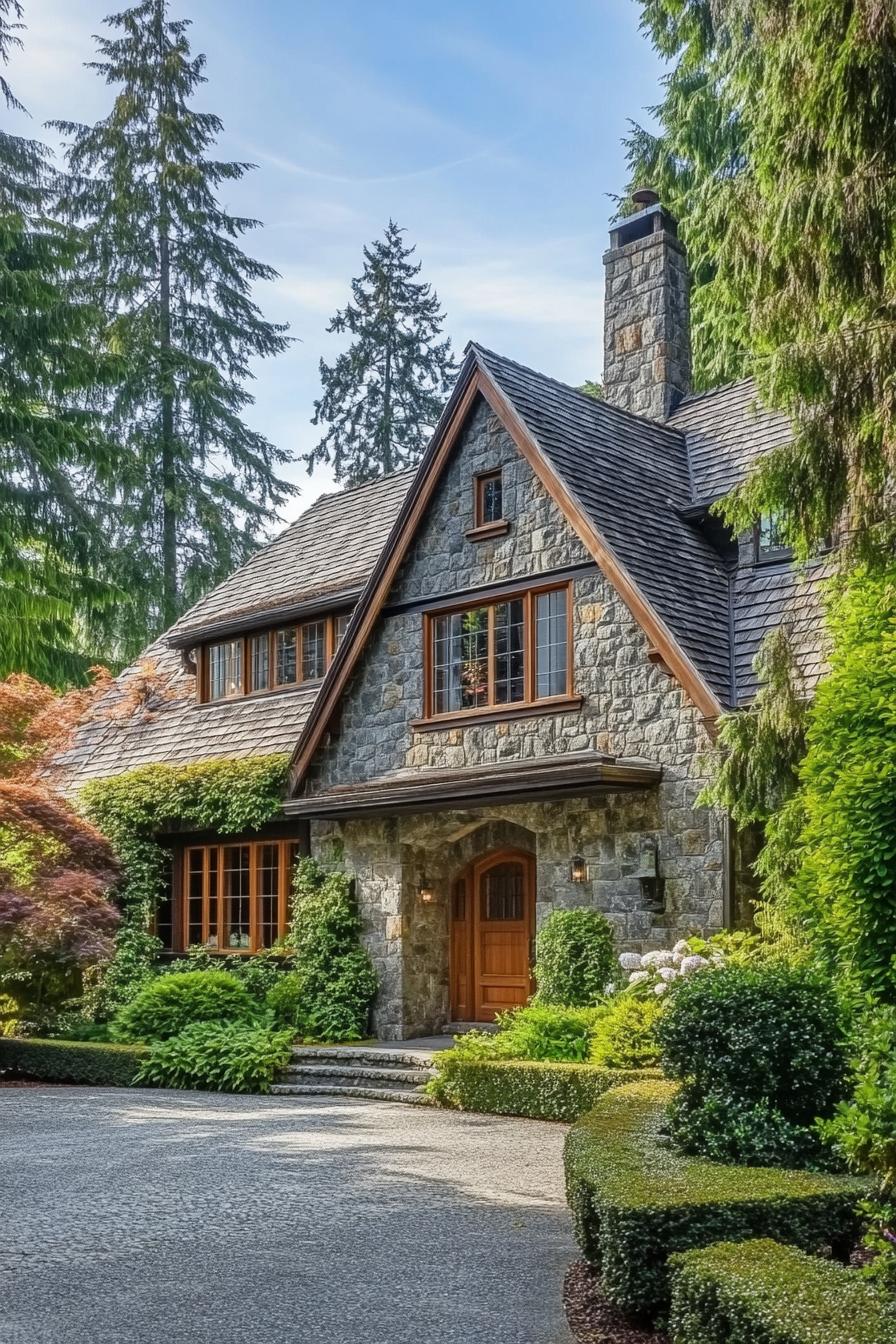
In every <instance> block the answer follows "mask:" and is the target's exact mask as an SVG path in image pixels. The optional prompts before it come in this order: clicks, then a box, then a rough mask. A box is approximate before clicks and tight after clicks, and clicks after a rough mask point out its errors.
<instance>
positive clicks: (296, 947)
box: [281, 859, 377, 1041]
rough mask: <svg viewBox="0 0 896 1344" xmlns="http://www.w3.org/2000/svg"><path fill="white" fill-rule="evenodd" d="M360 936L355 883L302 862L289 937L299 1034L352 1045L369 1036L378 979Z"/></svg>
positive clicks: (313, 861)
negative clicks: (370, 1018)
mask: <svg viewBox="0 0 896 1344" xmlns="http://www.w3.org/2000/svg"><path fill="white" fill-rule="evenodd" d="M360 932H361V921H360V919H359V918H358V908H357V905H356V903H355V899H354V895H353V893H352V883H351V879H350V878H349V877H348V876H347V875H346V874H345V873H342V872H332V873H328V872H326V870H325V869H323V868H322V867H321V866H320V864H318V863H317V862H316V861H315V860H314V859H303V860H302V862H301V863H300V864H299V866H298V868H297V870H296V877H295V894H294V899H293V907H292V924H291V926H290V932H289V938H288V942H289V945H290V947H291V948H292V949H293V951H294V953H295V965H296V975H297V976H298V977H299V986H300V993H299V995H298V999H297V1008H296V1017H295V1022H294V1024H293V1025H294V1027H295V1030H296V1031H297V1032H298V1033H299V1034H300V1035H301V1036H305V1037H308V1038H310V1039H313V1040H319V1041H354V1040H359V1039H360V1038H362V1037H363V1036H365V1035H366V1033H367V1023H368V1020H369V1017H370V1009H371V1006H372V1004H373V1000H374V998H375V996H376V991H377V979H376V972H375V971H374V969H373V964H372V963H371V960H370V957H369V956H368V954H367V952H366V950H365V949H364V948H363V947H362V946H361V944H360V941H359V938H360ZM285 997H286V991H284V1002H285ZM282 1006H283V1005H281V1007H282ZM281 1020H282V1019H281Z"/></svg>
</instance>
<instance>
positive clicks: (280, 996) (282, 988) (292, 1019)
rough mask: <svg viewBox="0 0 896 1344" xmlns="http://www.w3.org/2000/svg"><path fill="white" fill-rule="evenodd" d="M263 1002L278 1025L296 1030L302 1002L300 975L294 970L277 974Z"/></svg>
mask: <svg viewBox="0 0 896 1344" xmlns="http://www.w3.org/2000/svg"><path fill="white" fill-rule="evenodd" d="M265 1004H266V1005H267V1007H268V1009H269V1010H270V1012H271V1013H272V1014H273V1018H274V1022H275V1024H276V1025H277V1026H278V1027H284V1028H287V1027H288V1028H290V1029H291V1030H292V1031H296V1030H297V1023H298V1021H299V1010H300V1008H301V1004H302V980H301V977H300V976H299V975H297V974H296V972H295V971H287V972H286V973H285V974H283V975H281V976H278V978H277V983H276V984H275V985H273V986H272V987H271V988H270V989H269V990H268V992H267V997H266V999H265Z"/></svg>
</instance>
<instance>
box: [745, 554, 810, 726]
mask: <svg viewBox="0 0 896 1344" xmlns="http://www.w3.org/2000/svg"><path fill="white" fill-rule="evenodd" d="M830 574H831V566H830V565H828V564H823V563H816V564H812V565H810V566H808V567H807V568H806V569H802V570H800V569H796V568H794V566H792V565H789V564H780V565H754V566H747V567H744V568H742V569H740V570H738V573H737V575H736V578H735V583H734V664H735V677H736V684H737V701H736V703H737V704H739V705H742V704H745V703H748V702H749V701H750V700H751V699H752V697H753V696H754V695H755V694H756V689H757V682H756V674H755V672H754V671H753V659H754V658H755V657H756V654H757V652H758V650H759V645H760V644H761V643H762V641H763V639H764V638H765V636H766V635H767V634H768V633H769V632H770V631H771V630H774V629H777V628H778V627H779V626H782V625H783V626H786V628H787V630H788V632H789V634H790V637H791V643H792V647H793V651H794V655H795V660H796V665H797V668H798V669H799V672H800V674H801V676H802V679H803V689H804V690H805V692H806V693H807V694H809V695H811V694H812V693H813V692H814V690H815V687H816V685H817V683H818V680H819V678H820V677H821V676H822V675H823V673H824V672H825V670H826V650H825V643H824V622H823V611H822V589H823V585H824V581H825V579H827V578H828V577H829V576H830Z"/></svg>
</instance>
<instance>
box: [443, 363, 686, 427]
mask: <svg viewBox="0 0 896 1344" xmlns="http://www.w3.org/2000/svg"><path fill="white" fill-rule="evenodd" d="M466 349H467V350H469V349H473V350H475V351H477V353H482V354H483V355H490V356H491V357H492V359H499V360H501V362H502V363H503V364H511V365H512V366H513V367H514V368H515V369H521V370H522V371H523V373H530V374H534V376H535V377H536V378H541V379H542V380H543V381H544V382H546V383H553V385H554V386H555V387H559V388H561V389H562V390H563V391H564V392H572V393H573V394H574V395H575V396H576V397H578V398H579V400H580V401H583V402H585V403H586V405H588V406H589V407H591V409H592V410H598V412H599V411H600V410H601V409H602V410H606V411H609V412H610V413H611V414H613V415H619V416H622V417H623V419H626V420H634V421H635V422H636V423H637V424H639V425H647V426H648V427H649V428H650V429H659V430H663V431H664V432H666V433H667V434H675V435H677V436H678V437H681V438H683V437H684V436H683V434H682V431H681V430H680V429H678V428H677V426H675V425H670V424H669V422H668V421H667V420H651V419H650V417H649V416H647V415H638V413H637V412H636V411H627V410H626V409H625V408H624V407H623V406H615V405H614V404H613V402H612V401H607V400H606V398H604V397H591V396H589V395H588V393H587V392H583V391H582V390H581V388H579V387H574V386H573V384H572V383H564V382H561V380H560V379H559V378H554V377H552V376H551V374H549V373H542V372H541V370H540V369H533V368H532V367H531V365H529V364H521V363H520V362H519V360H517V359H510V358H508V356H507V355H502V354H499V352H498V351H497V350H489V348H488V346H485V345H480V344H479V342H478V341H468V342H467V346H466Z"/></svg>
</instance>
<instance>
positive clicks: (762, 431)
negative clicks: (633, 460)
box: [666, 378, 790, 503]
mask: <svg viewBox="0 0 896 1344" xmlns="http://www.w3.org/2000/svg"><path fill="white" fill-rule="evenodd" d="M666 424H667V425H669V426H671V427H672V428H673V429H677V430H679V431H680V432H681V433H682V434H684V436H685V439H686V441H687V446H688V459H689V461H690V464H691V476H692V487H691V488H692V491H693V496H694V502H695V503H709V502H710V501H712V500H715V499H721V497H722V496H723V495H727V493H728V491H729V490H731V489H733V487H734V486H735V485H737V484H738V483H739V482H740V481H742V480H743V479H744V477H745V476H746V475H747V474H748V473H749V471H750V469H751V468H752V467H753V466H754V465H755V463H756V462H757V461H758V460H759V458H760V457H762V456H763V454H764V453H767V452H769V451H770V450H771V449H772V448H780V447H782V446H783V445H784V444H786V443H788V442H789V440H790V422H789V421H788V419H787V416H786V415H783V414H782V413H781V412H780V411H767V410H765V408H764V407H762V406H760V404H759V401H758V398H757V393H756V384H755V383H754V382H753V379H752V378H743V379H741V381H740V382H739V383H728V384H727V386H725V387H716V388H713V390H712V391H711V392H699V393H696V394H695V395H694V396H690V397H685V398H684V400H683V401H681V402H679V404H678V406H676V408H675V410H674V411H673V412H672V414H671V415H670V416H669V419H668V420H667V421H666Z"/></svg>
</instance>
